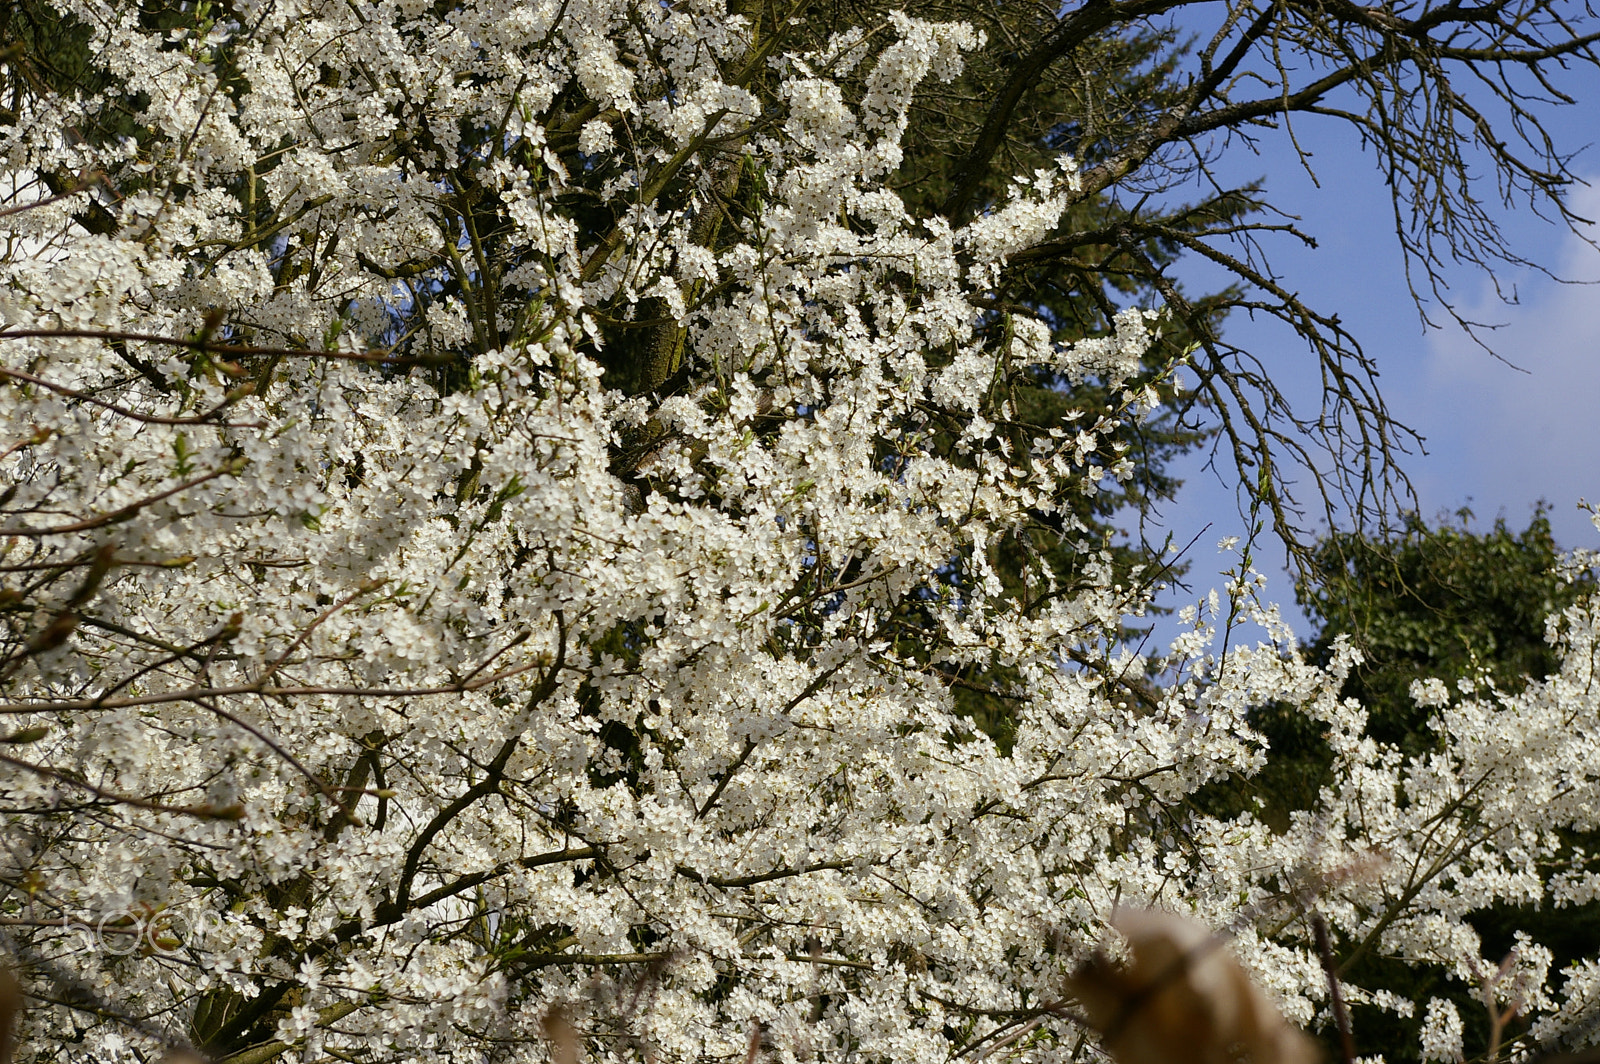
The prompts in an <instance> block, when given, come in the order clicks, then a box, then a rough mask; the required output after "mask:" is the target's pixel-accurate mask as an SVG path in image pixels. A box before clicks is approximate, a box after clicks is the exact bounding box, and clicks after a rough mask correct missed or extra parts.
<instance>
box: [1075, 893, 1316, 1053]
mask: <svg viewBox="0 0 1600 1064" xmlns="http://www.w3.org/2000/svg"><path fill="white" fill-rule="evenodd" d="M1111 925H1112V926H1113V927H1115V928H1116V929H1117V930H1118V931H1119V932H1121V933H1122V935H1123V937H1124V938H1126V939H1127V941H1128V948H1129V951H1130V953H1131V959H1130V962H1129V963H1128V964H1127V965H1122V966H1119V965H1117V964H1115V963H1113V962H1112V961H1111V960H1110V959H1109V958H1107V957H1105V956H1103V955H1096V956H1095V957H1094V958H1093V959H1092V960H1091V961H1090V962H1089V963H1088V964H1086V965H1085V966H1084V967H1083V968H1082V969H1081V970H1079V972H1078V973H1077V974H1076V975H1074V976H1073V977H1072V978H1071V979H1070V980H1069V982H1068V985H1069V987H1070V989H1071V990H1072V992H1073V994H1075V995H1076V996H1077V998H1078V1000H1079V1001H1080V1002H1081V1003H1082V1005H1083V1008H1084V1011H1085V1012H1086V1013H1087V1015H1088V1018H1089V1021H1090V1022H1091V1023H1092V1024H1094V1026H1095V1027H1096V1028H1098V1029H1099V1031H1100V1033H1101V1036H1102V1040H1103V1041H1102V1045H1103V1046H1104V1048H1105V1050H1106V1052H1107V1053H1109V1054H1111V1056H1112V1058H1113V1059H1114V1060H1116V1061H1117V1064H1237V1062H1244V1061H1248V1062H1250V1064H1315V1061H1316V1060H1317V1057H1318V1054H1317V1050H1316V1047H1315V1046H1314V1045H1313V1043H1312V1042H1311V1040H1310V1039H1309V1038H1307V1037H1306V1036H1305V1035H1304V1034H1302V1033H1301V1032H1300V1031H1299V1030H1297V1029H1296V1028H1294V1027H1293V1026H1291V1025H1290V1024H1289V1023H1288V1022H1287V1021H1286V1020H1285V1019H1284V1018H1283V1016H1282V1015H1281V1014H1280V1013H1279V1012H1278V1010H1277V1009H1276V1008H1275V1007H1274V1006H1273V1005H1272V1003H1271V1002H1270V1001H1268V1000H1267V998H1266V995H1264V994H1262V992H1261V991H1260V990H1259V989H1257V988H1256V986H1255V984H1253V983H1251V982H1250V979H1249V977H1248V976H1246V975H1245V973H1244V970H1243V969H1241V968H1240V967H1239V965H1238V963H1237V962H1235V961H1234V959H1233V957H1232V956H1230V955H1229V953H1228V951H1227V949H1226V946H1225V943H1224V941H1223V940H1222V939H1219V938H1217V937H1216V936H1214V935H1213V934H1212V933H1211V932H1210V931H1209V930H1208V929H1207V928H1205V927H1203V926H1202V925H1200V924H1197V923H1195V922H1194V921H1192V920H1187V919H1185V918H1183V917H1181V916H1177V915H1174V914H1172V913H1165V912H1156V911H1146V910H1123V911H1120V912H1118V913H1117V914H1116V916H1114V917H1113V918H1112V920H1111Z"/></svg>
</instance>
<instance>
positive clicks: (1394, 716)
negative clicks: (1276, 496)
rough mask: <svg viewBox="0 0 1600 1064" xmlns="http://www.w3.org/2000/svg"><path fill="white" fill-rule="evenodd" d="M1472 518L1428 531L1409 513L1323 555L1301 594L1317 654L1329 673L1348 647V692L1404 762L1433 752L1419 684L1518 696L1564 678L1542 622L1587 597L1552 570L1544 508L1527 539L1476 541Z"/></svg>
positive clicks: (1330, 544) (1503, 532)
mask: <svg viewBox="0 0 1600 1064" xmlns="http://www.w3.org/2000/svg"><path fill="white" fill-rule="evenodd" d="M1471 518H1472V514H1471V512H1470V511H1468V510H1465V509H1463V510H1460V511H1458V512H1457V513H1456V514H1455V519H1454V521H1450V520H1445V521H1443V522H1441V523H1440V524H1439V525H1438V526H1437V527H1435V528H1430V527H1429V526H1428V525H1427V523H1426V522H1424V521H1423V520H1422V519H1421V518H1420V517H1418V516H1417V515H1416V514H1411V515H1409V516H1407V517H1406V519H1405V524H1404V527H1403V528H1402V529H1401V530H1400V532H1399V533H1398V534H1396V535H1394V536H1391V537H1387V538H1382V539H1370V538H1367V537H1364V536H1361V535H1359V534H1356V533H1349V532H1339V533H1334V534H1333V535H1331V536H1328V537H1327V538H1325V539H1323V540H1322V541H1321V542H1320V543H1319V544H1318V545H1317V548H1316V550H1315V553H1314V557H1315V560H1316V563H1317V567H1318V573H1319V575H1318V576H1317V577H1316V578H1315V579H1303V580H1302V581H1301V582H1300V583H1299V585H1298V586H1297V587H1296V589H1295V595H1296V598H1297V600H1298V601H1299V602H1300V604H1301V606H1302V607H1304V608H1305V610H1306V612H1307V613H1308V614H1309V615H1310V616H1311V618H1312V619H1313V621H1314V622H1315V623H1316V624H1317V626H1318V629H1319V632H1318V636H1317V639H1316V641H1315V642H1313V643H1312V644H1311V647H1310V648H1309V650H1310V656H1311V657H1312V658H1313V660H1316V661H1318V662H1319V663H1325V662H1326V661H1327V660H1328V657H1329V655H1330V654H1331V652H1332V648H1333V644H1334V641H1335V639H1337V638H1338V637H1340V636H1345V637H1347V638H1348V639H1349V640H1350V641H1351V643H1352V644H1353V645H1354V646H1355V647H1356V649H1358V650H1360V651H1361V654H1362V658H1363V660H1362V663H1361V664H1360V665H1359V666H1357V667H1356V668H1355V669H1354V670H1353V671H1352V672H1351V675H1350V678H1349V679H1348V680H1347V681H1346V683H1345V689H1344V694H1345V695H1346V696H1347V697H1351V698H1357V699H1360V701H1361V703H1362V704H1363V705H1365V706H1367V707H1368V709H1369V711H1370V713H1371V714H1372V717H1371V733H1372V735H1373V736H1374V737H1375V738H1377V739H1380V740H1381V741H1383V742H1389V743H1395V744H1398V745H1400V746H1401V747H1402V748H1403V749H1405V750H1406V751H1407V752H1408V753H1417V752H1420V751H1422V750H1423V749H1426V748H1427V747H1428V746H1429V745H1431V743H1432V739H1431V738H1430V737H1429V734H1428V732H1427V730H1426V722H1427V716H1428V713H1427V711H1425V710H1418V709H1416V708H1415V707H1414V706H1413V705H1412V702H1411V697H1410V693H1409V692H1410V689H1411V685H1412V683H1413V682H1415V681H1417V680H1423V679H1428V678H1430V677H1437V678H1439V679H1441V680H1443V681H1444V682H1445V683H1446V684H1449V685H1452V686H1454V685H1455V684H1456V682H1457V681H1459V680H1464V679H1465V680H1470V681H1474V682H1479V681H1486V682H1488V683H1490V684H1493V685H1494V687H1495V688H1497V689H1499V690H1501V691H1506V692H1512V691H1518V690H1521V689H1522V687H1523V686H1524V685H1525V684H1526V683H1527V680H1528V679H1529V678H1530V677H1531V678H1534V679H1538V678H1541V677H1543V676H1545V675H1547V674H1549V673H1550V672H1552V671H1553V670H1554V669H1555V668H1556V665H1557V657H1556V654H1555V650H1554V648H1553V647H1552V646H1551V645H1550V644H1549V643H1548V642H1547V641H1546V640H1545V618H1546V617H1548V616H1549V615H1550V614H1552V613H1554V612H1556V611H1558V610H1561V609H1563V608H1564V607H1566V606H1569V605H1571V604H1572V603H1573V602H1574V601H1576V600H1577V598H1578V597H1579V596H1580V595H1581V594H1582V593H1583V592H1584V591H1585V590H1586V588H1585V586H1584V585H1582V584H1575V583H1568V582H1566V581H1564V580H1563V579H1562V578H1561V577H1560V576H1558V575H1556V573H1555V572H1554V568H1555V565H1556V562H1557V560H1558V550H1557V547H1556V544H1555V540H1554V538H1553V537H1552V536H1551V533H1550V519H1549V517H1548V516H1547V515H1546V513H1545V510H1544V509H1543V508H1541V509H1539V510H1538V511H1537V512H1536V513H1535V514H1534V517H1533V520H1532V521H1531V522H1530V523H1529V525H1528V527H1527V529H1526V530H1525V531H1523V532H1521V533H1520V534H1519V533H1514V532H1512V531H1511V530H1510V529H1509V528H1508V527H1507V526H1506V522H1505V519H1504V518H1500V519H1498V520H1496V521H1495V523H1494V527H1493V528H1492V529H1490V530H1488V531H1486V532H1482V533H1479V532H1474V531H1472V529H1471V527H1470V524H1469V522H1470V521H1471Z"/></svg>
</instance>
